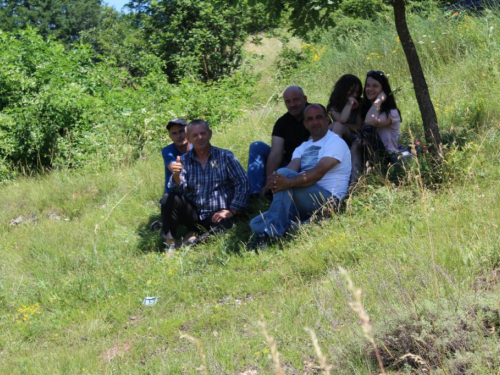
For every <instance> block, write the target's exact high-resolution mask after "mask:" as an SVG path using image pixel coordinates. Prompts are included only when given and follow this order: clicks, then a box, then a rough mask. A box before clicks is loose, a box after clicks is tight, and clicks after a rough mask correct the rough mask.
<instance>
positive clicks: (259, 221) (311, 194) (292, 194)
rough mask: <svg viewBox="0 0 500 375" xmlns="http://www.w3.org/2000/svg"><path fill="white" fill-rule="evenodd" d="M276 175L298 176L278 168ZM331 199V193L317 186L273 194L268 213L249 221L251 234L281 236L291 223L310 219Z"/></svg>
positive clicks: (291, 171) (289, 170) (288, 170)
mask: <svg viewBox="0 0 500 375" xmlns="http://www.w3.org/2000/svg"><path fill="white" fill-rule="evenodd" d="M277 173H279V174H282V175H284V176H286V177H288V178H291V177H295V176H297V175H298V174H299V173H297V172H295V171H293V170H291V169H288V168H280V169H278V172H277ZM331 197H332V193H331V192H330V191H328V190H326V189H323V188H322V187H320V186H319V185H318V184H314V185H311V186H307V187H299V188H291V189H288V190H284V191H280V192H278V193H275V194H274V196H273V203H271V206H270V207H269V211H266V212H264V213H262V214H260V215H259V216H256V217H254V218H253V219H252V221H250V227H251V228H252V232H254V233H255V234H263V233H266V234H267V235H269V236H270V237H278V236H282V235H283V234H284V233H285V232H286V231H287V230H288V229H289V228H290V226H291V225H292V221H299V220H306V219H308V218H310V217H311V215H312V214H313V212H314V211H315V210H317V209H319V208H320V207H321V205H322V204H324V203H325V202H326V201H327V200H328V199H330V198H331Z"/></svg>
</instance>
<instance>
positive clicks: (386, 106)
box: [361, 70, 401, 162]
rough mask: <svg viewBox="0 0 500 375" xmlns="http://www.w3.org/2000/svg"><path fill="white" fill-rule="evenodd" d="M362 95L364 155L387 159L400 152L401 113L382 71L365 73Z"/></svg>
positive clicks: (368, 157) (371, 158) (370, 158)
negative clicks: (363, 93)
mask: <svg viewBox="0 0 500 375" xmlns="http://www.w3.org/2000/svg"><path fill="white" fill-rule="evenodd" d="M364 97H365V99H364V101H363V105H362V106H361V115H362V116H363V118H364V125H363V129H362V134H363V142H364V145H365V148H366V156H365V157H366V158H367V159H368V160H370V161H372V162H373V161H375V160H376V158H377V156H378V157H382V158H383V159H386V160H387V159H389V158H390V155H391V154H392V153H394V152H398V151H399V148H398V146H399V128H400V126H401V112H400V111H399V109H398V107H397V105H396V99H395V98H394V93H393V91H392V90H391V86H390V85H389V80H388V79H387V76H386V75H385V74H384V73H383V72H380V71H374V70H371V71H369V72H368V73H367V74H366V81H365V95H364Z"/></svg>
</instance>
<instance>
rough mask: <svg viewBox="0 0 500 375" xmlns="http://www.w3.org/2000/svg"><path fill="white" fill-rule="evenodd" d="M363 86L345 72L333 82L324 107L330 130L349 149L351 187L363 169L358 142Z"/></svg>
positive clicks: (360, 126) (361, 120)
mask: <svg viewBox="0 0 500 375" xmlns="http://www.w3.org/2000/svg"><path fill="white" fill-rule="evenodd" d="M362 92H363V87H362V85H361V81H360V79H359V78H358V77H356V76H355V75H353V74H345V75H343V76H342V77H340V78H339V80H338V81H337V82H336V83H335V86H334V88H333V91H332V93H331V95H330V99H329V101H328V105H327V107H326V109H327V111H328V114H329V115H330V117H331V118H332V119H333V123H332V124H330V130H332V131H333V132H334V133H335V134H337V135H338V136H339V137H341V138H342V139H343V140H344V141H346V143H347V145H348V146H349V149H350V151H351V164H352V171H351V180H350V183H349V185H350V186H351V187H353V186H355V185H356V182H357V181H358V178H359V175H360V173H361V172H362V171H363V160H362V149H361V145H360V143H359V142H353V141H354V139H359V137H360V133H361V128H362V127H363V118H362V117H361V111H360V109H361V108H360V106H361V100H362V98H361V93H362Z"/></svg>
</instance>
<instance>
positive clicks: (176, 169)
mask: <svg viewBox="0 0 500 375" xmlns="http://www.w3.org/2000/svg"><path fill="white" fill-rule="evenodd" d="M170 166H171V167H172V174H173V175H174V176H179V175H180V174H181V171H182V163H181V157H180V156H177V159H176V160H175V161H174V162H173V163H171V164H170Z"/></svg>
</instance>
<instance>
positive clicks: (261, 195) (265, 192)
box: [259, 184, 271, 199]
mask: <svg viewBox="0 0 500 375" xmlns="http://www.w3.org/2000/svg"><path fill="white" fill-rule="evenodd" d="M269 191H271V187H270V186H269V185H267V184H266V186H264V187H263V188H262V189H260V194H259V196H260V197H261V198H262V199H264V198H265V197H266V194H267V192H269Z"/></svg>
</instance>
